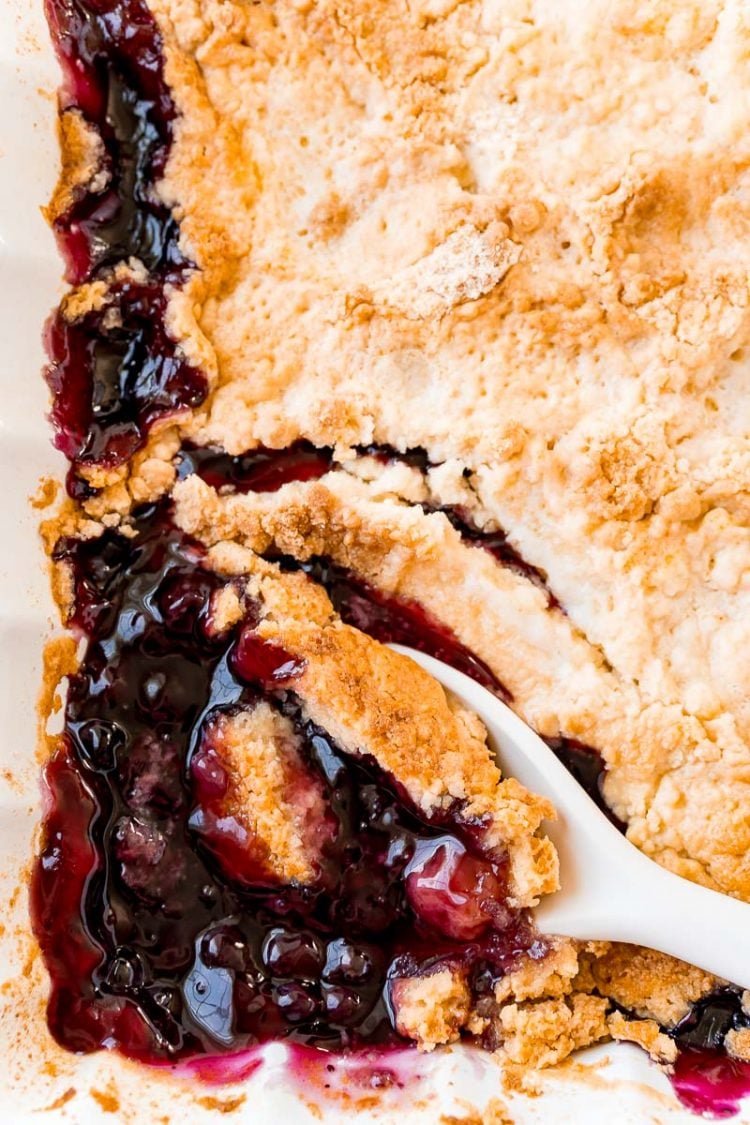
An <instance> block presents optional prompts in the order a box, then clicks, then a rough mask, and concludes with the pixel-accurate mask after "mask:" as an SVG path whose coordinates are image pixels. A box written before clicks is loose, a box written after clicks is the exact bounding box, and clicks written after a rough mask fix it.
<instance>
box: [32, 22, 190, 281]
mask: <svg viewBox="0 0 750 1125" xmlns="http://www.w3.org/2000/svg"><path fill="white" fill-rule="evenodd" d="M46 11H47V19H48V22H49V25H50V30H51V33H52V38H53V41H54V44H55V48H56V51H57V55H58V58H59V60H60V65H61V67H62V71H63V87H62V90H61V102H62V106H63V108H65V109H70V108H75V109H76V110H78V111H79V112H80V113H81V114H82V115H83V116H84V118H85V119H86V120H87V121H88V122H89V123H91V124H92V125H93V126H94V127H95V128H96V130H97V132H98V133H99V135H100V137H101V138H102V141H103V143H104V148H105V152H106V157H105V166H106V169H107V171H108V173H109V176H108V179H107V182H106V184H105V185H103V186H102V187H101V188H100V190H98V191H94V192H92V191H86V190H83V191H82V192H81V193H79V196H78V198H77V199H76V200H75V202H74V203H73V205H72V206H71V208H70V209H69V211H68V212H67V213H66V214H65V215H62V216H59V217H58V219H57V220H56V222H55V232H56V234H57V236H58V239H59V241H60V243H61V246H62V249H63V252H64V254H65V259H66V262H67V266H68V281H70V282H71V283H72V284H74V285H77V284H80V283H81V282H82V281H85V280H87V279H88V278H90V277H91V276H92V275H93V274H94V273H95V272H96V271H98V270H100V269H102V268H103V267H105V266H112V265H115V264H116V263H117V262H120V261H125V260H127V259H128V258H130V257H136V258H138V259H139V260H140V261H141V262H143V264H144V265H145V266H146V268H147V269H148V270H149V271H151V272H159V273H162V274H166V273H171V274H176V273H179V272H180V271H181V270H183V269H184V267H185V266H186V265H187V262H186V260H185V259H184V258H183V256H182V255H181V253H180V251H179V248H178V229H177V224H176V222H175V220H174V218H173V217H172V215H171V213H170V211H169V209H168V208H167V207H166V206H165V205H164V204H163V203H161V202H159V200H158V199H157V197H156V193H155V190H154V188H155V184H156V183H157V181H158V180H159V178H160V177H161V175H162V174H163V172H164V168H165V165H166V160H167V156H168V154H169V147H170V144H171V139H172V124H173V121H174V118H175V116H176V111H175V107H174V104H173V102H172V97H171V94H170V91H169V88H168V86H167V84H166V82H165V81H164V75H163V60H162V50H161V37H160V35H159V31H158V28H157V27H156V23H155V21H154V18H153V16H152V15H151V13H150V11H149V9H148V6H147V4H146V3H145V2H144V0H46Z"/></svg>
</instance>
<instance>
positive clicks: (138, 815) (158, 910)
mask: <svg viewBox="0 0 750 1125" xmlns="http://www.w3.org/2000/svg"><path fill="white" fill-rule="evenodd" d="M57 557H58V560H60V561H62V560H65V561H66V562H67V563H68V565H69V566H70V567H71V568H72V573H73V576H74V591H75V595H74V596H75V608H74V613H73V617H72V625H73V626H74V628H75V629H76V630H77V631H79V632H80V633H81V634H82V635H83V636H84V637H85V638H86V642H87V647H86V651H85V655H84V658H83V661H82V664H81V667H80V670H79V671H78V672H77V673H76V675H75V676H73V677H71V680H70V685H69V689H68V700H67V706H66V713H65V733H64V736H63V740H62V744H61V747H60V750H59V751H58V753H57V754H56V755H55V757H54V758H53V759H52V761H51V762H50V764H49V766H48V768H47V771H46V786H47V811H46V815H45V822H44V823H45V834H44V846H43V849H42V852H41V855H40V857H39V860H38V863H37V865H36V869H35V873H34V879H33V885H32V904H33V917H34V925H35V930H36V933H37V936H38V938H39V941H40V944H41V946H42V950H43V952H44V955H45V959H46V961H47V965H48V967H49V970H50V974H51V977H52V993H51V998H50V1004H49V1020H50V1026H51V1028H52V1031H53V1033H54V1034H55V1036H56V1037H57V1039H58V1040H59V1041H60V1042H62V1043H63V1044H65V1045H66V1046H68V1047H70V1048H71V1049H74V1050H79V1051H80V1050H93V1049H96V1048H97V1047H100V1046H103V1045H108V1046H112V1045H116V1046H118V1047H119V1048H120V1049H121V1050H122V1051H124V1052H125V1053H127V1054H131V1055H135V1056H138V1057H142V1058H145V1059H151V1060H156V1059H159V1058H165V1057H166V1058H169V1057H179V1056H182V1055H190V1054H196V1053H201V1052H212V1051H217V1050H229V1049H235V1048H239V1047H243V1046H246V1045H248V1044H251V1043H253V1042H256V1041H262V1040H264V1039H267V1038H271V1037H293V1038H295V1039H299V1040H302V1041H305V1042H310V1043H315V1044H318V1045H321V1046H327V1047H339V1046H346V1045H356V1044H357V1043H363V1042H372V1041H375V1042H382V1041H389V1040H390V1039H391V1038H393V1037H394V1036H395V1032H394V1030H393V1024H392V1020H391V1017H390V1012H389V987H390V986H389V981H391V980H394V979H397V978H398V977H399V976H400V975H401V974H402V973H403V972H404V971H406V970H407V969H408V971H409V972H410V973H412V972H423V971H427V970H428V969H429V968H430V967H434V966H435V965H436V964H442V963H444V962H448V963H458V964H460V965H461V966H462V967H463V968H464V969H465V970H466V971H467V972H468V974H469V977H470V980H471V981H477V982H484V983H483V984H481V983H480V984H478V985H477V987H478V988H480V987H481V988H484V987H486V982H487V980H488V979H496V978H497V977H498V976H499V975H501V974H502V973H503V972H504V971H505V970H506V968H507V967H508V965H509V964H510V963H511V962H512V960H513V957H514V956H516V955H517V952H518V951H519V950H520V949H523V948H525V947H526V946H527V945H528V944H529V943H531V942H533V941H535V940H536V938H535V935H534V934H533V931H532V930H531V929H530V928H529V926H528V924H527V923H526V921H525V919H524V918H523V917H522V916H519V915H518V914H517V913H515V912H513V911H510V910H508V908H507V907H505V906H504V898H505V880H506V865H505V859H504V857H503V856H501V855H488V854H485V853H484V852H483V851H482V846H481V840H482V829H481V825H476V826H472V825H471V824H464V823H463V822H462V821H461V817H460V809H456V810H454V811H453V812H451V813H450V814H448V813H446V814H445V815H444V816H443V817H442V818H441V819H440V820H434V821H427V820H425V819H424V817H421V816H418V815H417V814H416V813H415V811H414V809H413V808H412V807H411V806H410V804H409V802H408V800H407V799H406V798H405V796H404V794H403V793H402V792H401V791H400V790H399V787H398V786H397V785H395V784H394V783H393V782H392V781H391V780H390V779H389V778H388V777H386V776H385V775H383V774H382V772H381V771H380V770H379V769H378V768H377V767H376V766H375V764H374V763H372V762H368V761H365V760H354V759H352V758H350V757H349V756H347V755H346V754H344V753H343V752H342V751H341V750H340V749H339V748H338V747H337V746H336V744H335V743H334V742H333V741H332V740H331V738H330V737H329V736H328V735H327V734H326V732H325V731H322V730H320V729H318V728H316V727H314V726H313V725H312V724H310V723H307V722H305V721H304V720H303V718H302V717H301V715H300V713H299V709H298V706H297V703H296V701H295V698H294V694H293V686H294V676H295V674H296V672H297V671H298V669H297V668H296V667H295V664H294V661H290V660H289V659H288V658H287V657H286V654H284V653H281V652H280V651H279V650H274V651H269V647H268V646H267V645H263V644H261V643H259V642H257V641H255V640H254V630H253V627H252V621H250V623H249V624H248V626H246V627H245V628H244V629H241V630H239V631H238V629H237V628H235V629H234V630H233V631H231V632H229V633H225V634H221V635H219V636H216V635H215V634H214V632H213V630H212V625H211V617H210V601H211V593H212V591H213V590H214V589H215V588H216V586H217V583H218V579H217V578H216V577H214V576H213V575H212V574H210V573H209V572H207V571H205V570H204V569H203V568H202V566H201V557H202V552H201V550H200V549H199V548H198V547H197V546H196V545H194V544H192V543H191V542H190V541H188V540H187V539H185V537H184V536H182V535H181V533H179V532H178V531H177V530H176V529H175V528H173V527H172V526H171V524H170V522H169V517H168V510H167V508H166V507H165V506H164V505H160V506H153V507H151V508H149V509H146V510H144V511H142V512H141V513H140V514H139V516H138V519H137V522H136V535H135V536H134V537H133V538H131V539H127V538H125V537H123V536H121V535H118V534H115V533H111V532H107V533H105V535H104V536H103V537H102V538H101V539H99V540H91V541H63V542H61V543H60V544H59V546H58V549H57ZM260 698H266V699H268V700H269V701H270V702H271V703H272V705H273V706H274V707H277V708H279V709H280V710H281V711H282V712H283V713H284V714H286V715H287V716H288V717H289V718H290V719H291V720H292V722H293V723H294V724H295V729H296V730H297V732H298V734H299V736H300V740H301V743H300V744H301V746H302V754H303V759H304V769H305V770H306V771H308V773H309V777H310V778H311V779H313V778H314V779H315V784H316V785H318V786H319V787H320V788H321V791H322V792H324V794H325V807H326V809H327V810H328V814H327V815H328V816H330V818H331V825H332V827H331V829H330V830H329V831H328V833H327V835H325V834H324V835H325V839H326V842H325V844H324V845H323V854H324V857H325V862H324V866H323V870H322V872H321V875H320V878H319V879H318V880H316V881H315V882H314V883H313V884H312V885H308V886H300V885H287V886H285V885H283V884H281V883H280V882H279V881H278V879H274V878H273V873H272V872H271V873H270V875H269V873H268V872H265V873H264V874H262V876H261V875H259V874H258V873H256V875H255V876H253V875H252V874H251V876H250V877H248V871H247V868H243V869H242V870H240V867H239V864H238V863H236V862H235V860H236V858H237V855H236V853H234V852H233V851H232V848H231V847H226V848H224V849H223V850H222V849H221V848H219V850H218V851H217V849H216V847H215V844H216V839H215V838H213V839H207V838H206V837H205V835H204V834H202V832H201V831H200V824H199V823H198V822H197V821H196V814H197V813H198V812H201V811H203V812H205V811H206V810H209V811H210V809H211V802H212V800H214V799H215V798H216V796H217V794H220V792H221V787H222V784H225V781H223V780H222V776H221V770H220V769H218V770H217V769H216V768H215V763H214V764H213V765H211V763H209V766H210V768H207V767H206V761H205V756H204V758H203V759H201V757H200V755H201V746H202V742H201V740H202V734H203V732H204V731H205V729H206V724H207V722H208V721H209V720H210V719H211V718H215V717H216V716H217V715H218V714H220V713H230V714H231V713H233V712H234V711H236V709H238V708H247V707H252V706H253V705H254V704H255V703H256V702H257V701H258V699H260ZM192 762H197V768H193V766H192V765H191V763H192ZM202 823H205V821H204V822H202ZM220 830H221V828H220ZM228 840H229V836H226V837H225V839H224V842H227V841H228ZM220 842H221V841H220ZM229 842H231V840H230V841H229Z"/></svg>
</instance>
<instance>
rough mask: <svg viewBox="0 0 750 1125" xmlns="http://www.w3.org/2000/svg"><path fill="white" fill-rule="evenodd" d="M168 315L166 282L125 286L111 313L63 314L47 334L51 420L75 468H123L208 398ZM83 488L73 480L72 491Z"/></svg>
mask: <svg viewBox="0 0 750 1125" xmlns="http://www.w3.org/2000/svg"><path fill="white" fill-rule="evenodd" d="M165 308H166V298H165V296H164V291H163V289H162V287H161V284H160V283H159V282H148V283H135V282H122V283H117V284H116V285H115V286H114V287H113V289H112V291H111V300H110V301H109V302H108V303H107V305H106V307H105V308H102V309H96V310H94V311H92V312H89V313H87V314H86V315H85V316H84V317H83V318H81V319H80V320H76V321H72V322H71V321H69V320H67V319H66V318H65V317H64V316H63V314H62V313H60V312H58V313H57V314H56V315H55V317H54V318H53V320H52V322H51V324H50V326H49V330H48V335H47V349H48V353H49V357H50V365H49V367H48V369H47V381H48V383H49V385H50V389H51V391H52V396H53V406H52V421H53V423H54V425H55V430H56V445H57V447H58V449H61V450H62V452H63V453H64V454H65V456H66V457H68V458H69V459H70V460H71V461H73V462H75V465H76V467H81V466H82V465H92V464H93V465H107V466H115V465H119V464H121V463H122V462H123V461H126V460H127V459H128V458H129V457H131V456H132V455H133V453H135V452H136V450H137V449H139V448H140V446H141V445H142V444H143V442H144V440H145V437H146V434H147V432H148V430H149V429H150V428H151V426H152V425H153V423H154V422H155V421H157V419H160V418H165V417H170V416H173V415H176V414H177V413H179V411H181V410H185V409H188V408H190V407H195V406H198V405H199V403H201V402H202V401H203V399H204V398H205V396H206V391H207V383H206V379H205V377H204V376H203V375H202V374H201V372H200V371H198V370H197V369H196V368H194V367H192V366H191V365H190V364H189V363H188V362H187V361H186V360H185V359H184V358H183V357H182V356H181V354H180V353H179V351H178V348H177V346H176V344H175V343H174V341H173V340H172V339H171V338H170V336H169V335H168V333H167V332H166V329H165V327H164V312H165ZM82 487H83V488H85V487H86V486H85V484H84V483H83V482H81V481H80V478H79V477H78V476H77V475H76V474H75V473H74V474H73V475H72V477H71V478H70V480H69V484H68V488H69V491H71V490H72V491H74V492H75V490H76V489H77V488H78V489H80V488H82ZM83 498H85V497H83Z"/></svg>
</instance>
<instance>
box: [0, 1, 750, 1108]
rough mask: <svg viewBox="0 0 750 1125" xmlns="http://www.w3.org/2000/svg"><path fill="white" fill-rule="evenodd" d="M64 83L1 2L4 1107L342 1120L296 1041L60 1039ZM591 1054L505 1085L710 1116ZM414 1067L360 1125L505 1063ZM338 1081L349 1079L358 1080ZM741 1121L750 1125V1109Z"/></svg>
mask: <svg viewBox="0 0 750 1125" xmlns="http://www.w3.org/2000/svg"><path fill="white" fill-rule="evenodd" d="M56 82H57V71H56V67H55V62H54V58H53V55H52V52H51V49H50V47H49V44H48V41H47V35H46V28H45V25H44V20H43V17H42V0H0V295H1V297H2V300H1V301H0V327H1V328H2V332H1V333H0V340H1V341H2V360H1V361H0V381H1V383H2V387H1V388H0V480H2V503H1V504H0V545H1V546H2V549H1V550H0V732H1V734H0V902H2V903H3V908H2V910H0V922H1V923H2V929H1V930H0V1048H1V1049H2V1059H3V1064H2V1066H1V1067H0V1106H2V1108H3V1110H4V1111H5V1113H6V1115H7V1117H8V1119H9V1120H11V1121H13V1123H14V1125H24V1123H28V1125H31V1123H32V1122H36V1123H39V1122H49V1123H50V1125H53V1123H56V1122H68V1123H70V1122H74V1123H75V1125H99V1123H101V1125H108V1123H111V1122H113V1121H115V1120H123V1121H127V1122H128V1123H129V1125H138V1123H141V1122H142V1123H143V1125H147V1123H148V1125H153V1123H155V1122H159V1121H165V1120H174V1121H177V1120H187V1121H189V1122H191V1125H193V1123H194V1125H201V1123H203V1122H206V1123H208V1122H214V1123H215V1122H218V1121H219V1120H222V1121H232V1122H238V1123H240V1122H248V1123H249V1122H252V1123H253V1125H271V1123H274V1125H275V1123H276V1122H278V1121H279V1120H283V1121H284V1122H285V1123H286V1125H307V1123H308V1122H314V1121H320V1120H321V1113H322V1119H323V1120H324V1121H325V1122H326V1123H330V1125H333V1123H336V1122H339V1121H344V1120H346V1121H351V1120H352V1119H353V1117H354V1116H355V1114H354V1113H353V1112H352V1111H351V1109H349V1108H347V1107H345V1106H342V1104H341V1103H340V1102H336V1101H335V1100H331V1099H330V1097H324V1098H322V1100H321V1098H320V1097H318V1096H317V1095H315V1094H314V1093H313V1092H312V1091H310V1090H307V1092H306V1093H305V1095H304V1097H302V1098H301V1097H300V1096H299V1092H298V1090H297V1089H296V1087H295V1083H294V1082H293V1081H292V1079H291V1077H290V1076H289V1075H288V1073H286V1072H285V1069H284V1064H283V1055H284V1052H283V1049H280V1048H273V1049H271V1050H270V1051H269V1052H268V1060H267V1063H266V1065H264V1066H263V1067H262V1068H261V1069H260V1071H259V1072H258V1073H257V1075H256V1076H254V1077H253V1078H252V1079H251V1080H249V1081H248V1082H246V1083H245V1084H244V1085H242V1086H240V1087H237V1086H235V1087H232V1088H222V1089H207V1088H205V1087H200V1086H198V1085H196V1084H195V1083H188V1082H186V1081H185V1080H178V1079H177V1078H174V1077H172V1076H168V1075H164V1074H161V1073H156V1072H153V1071H149V1070H146V1069H144V1068H141V1067H136V1066H132V1065H130V1064H127V1063H125V1062H124V1061H123V1060H121V1059H118V1058H117V1057H114V1056H112V1055H110V1054H107V1053H106V1052H100V1053H99V1054H97V1055H94V1056H88V1057H85V1058H76V1057H74V1056H71V1055H68V1054H67V1053H65V1052H63V1051H61V1050H59V1049H58V1048H56V1047H55V1045H54V1044H53V1043H52V1042H51V1041H50V1039H49V1037H48V1036H47V1035H46V1030H45V1025H44V1020H43V1014H42V1012H43V1002H44V993H45V979H44V974H43V971H42V970H41V967H40V965H39V963H38V959H37V961H33V959H32V957H31V954H32V949H33V947H32V945H31V943H30V941H29V938H28V923H27V912H26V893H25V877H24V874H23V869H24V865H26V864H27V863H28V858H29V855H30V853H31V848H32V839H33V832H34V826H35V823H36V820H37V817H38V811H39V810H38V801H39V789H38V770H37V765H36V762H35V758H34V754H35V740H36V732H35V723H36V720H35V700H36V696H37V691H38V685H39V683H40V675H41V648H42V643H43V640H44V638H45V636H47V635H49V633H50V632H51V630H52V628H53V624H54V623H53V611H52V605H51V602H50V598H49V594H48V590H47V580H46V574H45V570H44V563H43V558H42V554H41V550H40V548H39V546H38V542H37V536H36V527H37V524H38V520H39V515H38V513H37V512H35V511H33V510H32V509H31V508H30V505H29V502H28V497H29V496H30V494H31V493H33V492H34V491H35V490H36V487H37V484H38V481H39V478H40V477H41V476H43V475H44V474H50V473H56V474H57V475H59V474H60V472H61V469H62V465H61V459H60V458H59V457H57V456H56V455H55V454H54V453H53V451H52V449H51V446H50V444H49V430H48V427H47V424H46V422H45V420H44V411H45V408H46V402H47V396H46V391H45V388H44V385H43V383H42V380H41V378H40V374H39V373H40V368H41V366H42V363H43V354H42V347H41V338H40V337H41V327H42V324H43V321H44V319H45V317H46V315H47V314H48V312H49V309H50V308H51V306H52V305H53V304H54V303H55V302H56V301H57V300H58V299H59V295H60V293H61V291H62V289H61V283H60V263H59V259H58V257H57V253H56V249H55V246H54V242H53V239H52V237H51V235H50V234H49V232H48V231H47V229H46V227H45V225H44V222H43V220H42V217H41V215H40V212H39V208H40V205H41V204H42V203H43V202H44V201H45V200H46V198H47V197H48V194H49V191H50V187H51V184H52V181H53V179H54V170H55V161H56V143H55V139H54V98H53V96H52V95H53V91H54V88H55V85H56ZM607 1060H609V1061H607ZM578 1062H579V1063H585V1064H586V1067H585V1070H584V1069H583V1068H582V1067H581V1066H580V1065H576V1066H574V1067H572V1068H569V1069H568V1070H567V1071H558V1072H555V1073H553V1074H547V1075H545V1076H543V1077H542V1078H541V1079H540V1088H541V1089H542V1090H543V1091H544V1093H543V1096H542V1097H539V1098H529V1097H526V1096H523V1095H517V1096H514V1097H512V1098H509V1097H507V1095H505V1094H502V1097H503V1098H504V1100H505V1101H506V1102H507V1103H508V1104H509V1105H510V1106H511V1111H512V1114H513V1117H514V1118H515V1120H516V1121H517V1122H519V1125H526V1123H529V1125H533V1123H541V1122H543V1123H545V1125H556V1123H562V1122H572V1121H575V1122H576V1123H580V1125H594V1123H597V1125H598V1123H600V1122H601V1121H603V1120H605V1119H607V1120H608V1121H610V1122H616V1123H618V1125H619V1123H622V1125H631V1123H632V1125H647V1123H649V1122H659V1123H664V1125H691V1123H693V1122H695V1118H694V1117H692V1116H691V1115H690V1114H687V1113H686V1112H685V1111H683V1110H681V1109H680V1108H679V1107H678V1106H677V1103H676V1101H675V1099H674V1097H673V1095H672V1093H671V1090H670V1087H669V1084H668V1082H667V1081H666V1079H665V1078H664V1077H663V1076H662V1075H661V1074H660V1073H659V1072H658V1071H657V1070H656V1068H654V1067H653V1066H651V1065H650V1064H649V1062H648V1061H647V1060H646V1059H645V1057H644V1056H643V1055H642V1054H641V1052H639V1051H638V1050H637V1049H636V1048H632V1047H617V1048H612V1047H611V1046H608V1047H606V1048H601V1049H597V1050H595V1051H589V1052H587V1053H586V1054H585V1056H579V1059H578ZM410 1065H411V1066H412V1067H416V1069H417V1070H418V1072H419V1074H420V1077H418V1078H416V1079H414V1080H413V1081H412V1082H411V1083H409V1084H407V1087H406V1089H405V1090H404V1091H402V1092H400V1093H394V1094H390V1095H388V1096H386V1097H385V1098H384V1100H383V1101H382V1103H381V1105H380V1107H379V1108H377V1109H375V1110H372V1111H370V1110H358V1111H357V1113H356V1118H357V1120H358V1121H361V1122H362V1123H363V1125H367V1123H368V1122H374V1121H380V1122H383V1121H393V1122H395V1121H398V1122H399V1125H417V1123H424V1125H427V1123H430V1125H435V1123H436V1122H438V1121H439V1119H440V1115H441V1114H442V1113H451V1114H456V1115H458V1116H459V1117H460V1116H462V1115H463V1113H464V1112H465V1111H466V1107H467V1103H469V1104H471V1105H474V1106H478V1107H482V1106H483V1105H484V1104H485V1103H486V1102H487V1101H488V1099H490V1098H492V1097H494V1096H498V1095H500V1094H501V1093H502V1091H501V1076H500V1073H499V1070H498V1068H497V1066H496V1064H495V1063H493V1062H492V1060H490V1059H489V1058H488V1057H486V1056H482V1055H480V1054H479V1053H478V1052H473V1051H469V1050H456V1051H452V1052H444V1053H439V1054H436V1055H434V1056H432V1057H430V1058H427V1059H421V1060H418V1059H416V1058H415V1059H413V1060H412V1063H411V1064H410ZM336 1081H337V1082H338V1083H340V1084H341V1083H343V1084H345V1083H346V1076H345V1075H343V1076H338V1077H337V1078H336ZM243 1094H244V1095H245V1100H244V1101H241V1103H240V1104H239V1105H238V1107H237V1109H236V1110H235V1111H234V1112H233V1113H231V1114H224V1113H219V1112H218V1110H217V1109H216V1108H215V1107H214V1108H212V1106H211V1103H210V1098H212V1097H213V1098H218V1099H220V1100H226V1099H227V1098H229V1097H238V1096H241V1095H243ZM103 1095H107V1096H109V1097H114V1098H115V1100H116V1101H117V1102H119V1106H120V1110H119V1113H117V1114H113V1113H112V1112H107V1111H106V1106H107V1104H112V1103H107V1098H106V1097H104V1096H103ZM206 1099H209V1100H206ZM310 1099H312V1100H313V1101H314V1102H315V1103H316V1104H317V1107H318V1108H317V1110H315V1109H313V1108H310ZM462 1107H463V1108H462ZM40 1110H46V1112H45V1113H44V1114H41V1115H40ZM734 1120H735V1121H737V1122H739V1121H748V1122H750V1115H743V1116H742V1117H737V1118H735V1119H734Z"/></svg>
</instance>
